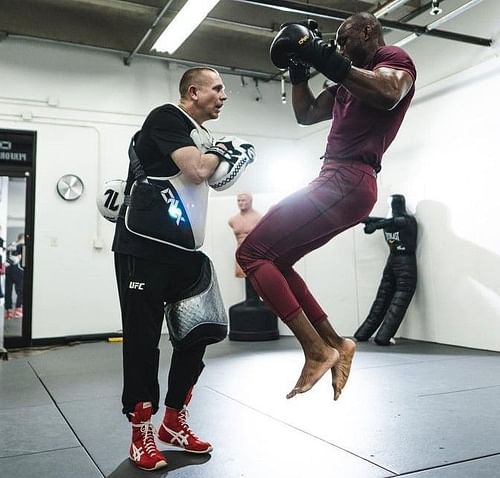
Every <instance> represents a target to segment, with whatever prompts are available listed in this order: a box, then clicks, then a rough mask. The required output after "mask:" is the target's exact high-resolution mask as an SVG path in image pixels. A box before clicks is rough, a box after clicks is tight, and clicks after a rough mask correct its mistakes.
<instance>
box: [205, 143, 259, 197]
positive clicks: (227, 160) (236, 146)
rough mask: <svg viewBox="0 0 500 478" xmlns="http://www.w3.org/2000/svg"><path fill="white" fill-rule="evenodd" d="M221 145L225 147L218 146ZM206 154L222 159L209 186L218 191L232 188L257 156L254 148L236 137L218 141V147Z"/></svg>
mask: <svg viewBox="0 0 500 478" xmlns="http://www.w3.org/2000/svg"><path fill="white" fill-rule="evenodd" d="M219 144H222V145H223V146H224V147H221V146H218V145H219ZM206 152H207V153H213V154H216V155H217V156H219V158H221V162H220V163H219V166H217V169H216V170H215V171H214V173H213V174H212V176H210V178H208V185H209V186H210V187H211V188H212V189H215V190H216V191H224V190H225V189H227V188H229V187H231V186H232V185H233V184H234V183H235V182H236V181H237V180H238V179H239V178H240V176H241V175H242V174H243V171H245V168H246V167H247V166H248V165H249V164H250V163H252V162H253V161H254V160H255V156H256V154H255V148H254V146H253V145H252V144H251V143H249V142H248V141H245V140H242V139H240V138H238V137H236V136H225V137H223V138H220V139H219V140H218V141H216V145H215V146H213V147H211V148H209V149H208V150H207V151H206Z"/></svg>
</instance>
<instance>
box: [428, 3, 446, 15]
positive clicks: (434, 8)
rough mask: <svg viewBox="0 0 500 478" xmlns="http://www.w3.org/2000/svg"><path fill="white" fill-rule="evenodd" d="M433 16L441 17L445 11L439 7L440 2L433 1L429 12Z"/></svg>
mask: <svg viewBox="0 0 500 478" xmlns="http://www.w3.org/2000/svg"><path fill="white" fill-rule="evenodd" d="M429 13H430V14H431V15H441V13H443V9H442V8H440V7H439V0H432V4H431V10H430V11H429Z"/></svg>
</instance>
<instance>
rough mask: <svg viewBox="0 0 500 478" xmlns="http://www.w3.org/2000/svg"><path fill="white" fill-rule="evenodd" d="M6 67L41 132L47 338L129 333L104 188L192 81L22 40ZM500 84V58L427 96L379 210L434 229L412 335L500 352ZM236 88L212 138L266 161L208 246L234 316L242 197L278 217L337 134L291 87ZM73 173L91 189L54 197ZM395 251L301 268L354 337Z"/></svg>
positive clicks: (12, 105)
mask: <svg viewBox="0 0 500 478" xmlns="http://www.w3.org/2000/svg"><path fill="white" fill-rule="evenodd" d="M0 61H1V64H2V69H0V84H2V93H1V96H0V106H1V107H0V127H1V128H15V129H28V130H37V131H38V145H37V171H36V173H37V180H36V204H35V257H34V284H33V288H34V294H33V301H34V302H33V338H35V339H37V338H46V337H58V336H68V335H79V334H97V333H108V332H113V331H116V330H119V329H120V319H119V310H118V301H117V295H116V291H115V284H114V273H113V263H112V254H111V252H110V250H109V248H110V245H111V240H112V235H113V225H112V224H110V223H107V222H106V221H104V220H103V219H100V218H99V216H98V215H97V212H96V209H95V201H94V199H95V194H96V191H97V188H98V186H99V185H100V184H101V182H102V179H103V178H116V177H123V176H124V175H125V172H126V169H127V161H128V160H127V155H126V150H127V146H128V141H129V138H130V136H131V134H132V133H133V132H134V131H135V130H136V129H137V128H139V127H140V125H141V123H142V121H143V119H144V117H145V115H146V114H147V112H148V111H149V110H150V109H151V108H153V107H154V106H156V105H158V104H162V103H164V102H166V101H176V99H177V92H176V85H177V83H178V79H179V77H180V75H181V73H182V71H183V70H182V69H180V68H177V67H175V66H170V67H169V68H167V66H166V64H165V63H162V62H159V61H152V60H145V59H141V58H137V59H136V60H135V61H134V63H133V64H132V66H131V67H124V66H123V64H122V61H121V58H119V57H117V56H116V55H114V54H107V53H102V52H95V51H90V50H85V49H79V48H71V47H65V46H56V45H51V44H38V43H35V42H28V41H21V40H8V41H5V42H3V43H2V48H0ZM499 76H500V61H499V60H497V59H493V60H492V61H490V62H489V63H487V64H483V65H480V66H479V67H476V68H475V69H473V70H471V71H468V72H466V73H464V74H461V75H458V76H457V77H456V78H454V79H451V80H450V79H448V80H445V81H443V82H439V83H436V84H434V85H433V86H430V87H428V88H424V89H422V90H421V91H419V93H418V95H417V100H416V101H415V106H414V107H413V108H412V109H411V110H410V112H409V114H408V117H407V118H406V120H405V122H404V123H403V127H402V129H401V132H400V135H399V137H398V138H397V140H396V141H395V143H394V144H393V145H392V146H391V148H390V149H389V152H388V153H387V155H386V157H385V159H384V169H383V172H382V174H381V175H380V176H379V180H378V182H379V198H380V200H379V203H378V204H377V205H376V207H375V210H374V214H377V215H385V213H386V209H387V206H386V198H387V196H388V195H389V194H391V193H393V192H401V193H403V194H405V195H406V197H407V199H408V205H409V208H410V209H411V210H413V211H415V212H416V214H417V217H418V220H419V222H420V241H419V249H418V257H419V265H420V281H419V287H418V290H417V293H416V296H415V299H414V301H413V303H412V305H411V307H410V310H409V314H408V317H407V319H406V320H405V323H404V325H403V328H402V335H403V336H405V337H410V338H416V339H422V340H431V341H438V342H445V343H451V344H458V345H466V346H475V347H480V348H488V349H494V350H499V349H500V346H499V345H498V344H499V343H500V342H499V340H498V339H499V334H500V330H499V326H498V312H497V311H498V310H499V308H498V306H499V305H500V304H498V303H497V302H498V289H499V287H500V284H499V282H500V280H499V279H498V278H499V277H500V274H499V272H500V271H499V270H497V267H496V263H497V262H498V261H497V260H496V259H497V258H498V250H497V249H498V247H499V246H498V241H497V240H496V237H497V236H498V234H497V231H496V229H497V227H496V226H495V221H491V218H492V217H495V216H494V214H495V212H496V210H495V205H496V204H495V203H496V201H495V199H496V198H495V191H496V188H495V182H494V181H495V179H496V175H495V173H496V169H497V168H498V166H496V162H495V157H494V156H495V153H496V151H498V141H499V140H498V134H497V133H496V130H497V129H498V128H497V126H496V122H497V119H496V113H495V112H496V110H497V108H498V100H497V99H496V96H495V95H491V96H486V97H485V99H484V100H483V99H482V98H483V97H484V94H485V93H487V92H489V91H493V92H494V91H496V84H498V82H499V79H500V78H499ZM224 80H225V82H226V86H227V89H228V91H229V93H230V100H229V101H228V102H227V105H226V107H225V109H224V111H223V115H222V117H221V119H220V120H219V121H217V122H212V123H207V126H208V127H209V128H210V129H211V130H212V131H213V132H214V134H215V136H218V135H223V134H237V135H240V136H242V137H246V138H248V139H250V140H251V141H253V142H255V144H256V146H257V151H258V155H259V156H258V161H257V162H256V164H255V165H252V167H251V169H250V168H249V171H248V173H247V174H246V175H245V176H244V178H242V181H241V182H240V183H239V184H238V185H237V186H235V188H233V189H230V190H228V191H226V192H224V193H220V194H215V193H214V194H213V195H212V197H211V200H210V204H209V224H208V230H207V240H206V244H205V250H206V251H207V252H208V253H209V254H210V255H211V256H212V258H213V260H214V262H215V264H216V267H217V270H218V274H219V281H220V283H221V288H222V291H223V295H224V299H225V302H226V305H227V306H228V307H229V306H230V305H232V304H234V303H236V302H239V301H240V300H242V299H243V297H244V287H243V281H242V280H241V279H236V278H234V276H233V261H234V249H235V241H234V238H233V236H232V232H231V230H230V228H229V227H228V226H227V219H228V218H229V217H230V216H231V215H233V214H235V213H236V212H237V208H236V199H235V195H236V194H237V193H238V192H240V191H251V192H253V193H254V196H255V206H256V208H257V209H259V210H260V211H261V212H265V211H266V210H267V208H268V207H269V206H270V205H271V204H273V203H274V202H276V200H278V199H279V198H280V197H283V196H284V195H285V194H286V193H287V192H288V191H287V190H293V189H297V188H298V187H299V186H301V185H303V184H305V183H306V182H307V181H308V180H310V179H312V178H313V177H314V175H315V174H316V173H317V172H318V170H319V168H320V165H321V163H320V161H319V156H320V155H321V154H322V153H323V148H324V144H325V139H326V135H327V129H326V127H327V126H326V124H325V125H319V126H316V127H312V128H307V129H304V128H300V127H298V126H297V125H296V124H295V122H294V120H293V115H292V114H291V107H290V104H287V105H282V104H281V100H280V85H279V83H270V84H268V83H263V82H261V83H260V84H259V90H260V93H261V95H262V98H261V99H260V101H255V96H256V93H257V92H256V90H255V87H254V85H253V82H251V81H247V85H246V86H242V85H241V82H240V78H238V77H234V76H225V78H224ZM320 83H321V80H320V79H319V78H318V79H316V80H315V86H316V87H318V86H319V85H320ZM316 90H317V88H316ZM23 118H28V119H29V120H28V121H27V120H25V119H24V120H23ZM292 172H298V173H299V174H298V177H299V179H298V180H297V179H296V178H294V177H292V176H291V175H290V173H292ZM67 173H75V174H77V175H79V176H80V177H81V178H82V179H83V181H84V183H85V192H84V195H83V196H82V198H81V199H79V200H78V201H75V202H72V203H67V202H63V201H62V200H61V199H60V198H59V197H58V196H57V193H56V192H55V184H56V181H57V179H58V178H59V177H60V176H62V175H63V174H67ZM277 177H279V178H281V181H278V182H276V178H277ZM101 246H102V248H101ZM386 255H387V251H386V246H385V243H384V241H383V239H382V237H381V235H380V234H378V235H377V234H374V235H373V236H366V235H364V234H363V233H362V229H361V227H357V228H355V229H353V230H351V231H347V232H346V233H344V234H342V235H341V236H339V237H338V238H336V239H335V240H334V241H332V242H331V243H330V244H328V245H326V246H325V247H323V248H322V249H320V250H319V251H316V252H314V253H312V254H311V255H310V256H308V257H307V258H306V259H305V260H303V261H301V262H300V263H299V264H298V270H299V271H300V272H301V273H302V274H303V275H304V278H305V280H306V281H307V282H308V283H309V285H310V287H311V289H312V291H313V292H314V293H315V294H316V295H317V297H318V299H319V301H320V302H321V303H322V305H323V306H324V307H325V309H326V310H327V311H328V313H329V314H330V317H331V318H332V319H333V321H334V324H335V325H336V326H337V327H338V329H339V331H340V332H341V333H343V334H352V333H353V332H354V330H355V329H356V327H357V326H358V324H359V323H360V322H361V321H362V320H363V319H364V317H365V315H366V313H367V311H368V308H369V306H370V304H371V301H372V300H373V296H374V293H375V290H376V288H377V286H378V283H379V280H380V275H381V272H382V267H383V264H384V262H385V258H386ZM282 332H283V333H287V331H286V330H285V329H282Z"/></svg>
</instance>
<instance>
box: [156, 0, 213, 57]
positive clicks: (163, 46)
mask: <svg viewBox="0 0 500 478" xmlns="http://www.w3.org/2000/svg"><path fill="white" fill-rule="evenodd" d="M217 3H219V0H188V1H187V2H186V4H185V5H184V6H183V7H182V8H181V10H180V12H179V13H178V14H177V15H176V16H175V18H174V19H173V20H172V21H171V22H170V24H169V25H168V27H167V28H166V29H165V31H164V32H163V33H162V34H161V35H160V37H159V38H158V40H156V43H155V44H154V45H153V48H152V50H156V51H159V52H167V53H169V54H172V53H174V52H175V50H177V48H179V47H180V46H181V45H182V44H183V43H184V41H185V40H186V38H187V37H188V36H189V35H191V33H192V32H193V31H194V30H195V29H196V27H197V26H198V25H199V24H200V23H201V22H202V21H203V19H204V18H205V17H206V16H207V15H208V14H209V12H210V10H212V8H214V7H215V5H217Z"/></svg>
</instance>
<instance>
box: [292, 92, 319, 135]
mask: <svg viewBox="0 0 500 478" xmlns="http://www.w3.org/2000/svg"><path fill="white" fill-rule="evenodd" d="M314 100H315V98H314V95H313V92H312V91H311V88H309V85H308V84H307V83H299V84H298V85H293V86H292V106H293V112H294V113H295V118H296V119H297V122H298V123H299V124H304V125H305V124H310V116H311V112H312V109H313V106H314Z"/></svg>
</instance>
